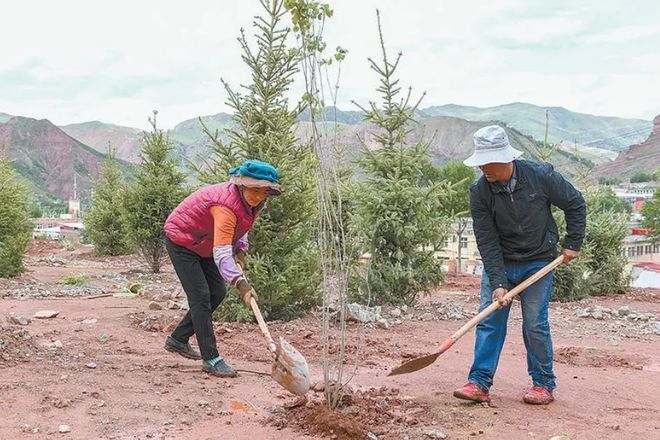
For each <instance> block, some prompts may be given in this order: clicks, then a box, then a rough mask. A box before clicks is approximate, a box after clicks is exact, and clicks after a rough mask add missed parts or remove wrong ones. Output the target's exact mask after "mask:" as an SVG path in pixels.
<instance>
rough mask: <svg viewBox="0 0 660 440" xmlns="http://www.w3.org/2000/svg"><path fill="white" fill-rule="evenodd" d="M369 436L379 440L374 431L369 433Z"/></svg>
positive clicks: (373, 439)
mask: <svg viewBox="0 0 660 440" xmlns="http://www.w3.org/2000/svg"><path fill="white" fill-rule="evenodd" d="M367 438H368V439H369V440H378V436H377V435H376V434H374V433H373V432H370V433H368V434H367Z"/></svg>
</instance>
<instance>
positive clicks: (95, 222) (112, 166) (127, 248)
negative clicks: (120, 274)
mask: <svg viewBox="0 0 660 440" xmlns="http://www.w3.org/2000/svg"><path fill="white" fill-rule="evenodd" d="M125 192H126V188H125V185H124V182H123V176H122V173H121V170H120V169H119V166H118V165H117V156H116V150H115V149H114V148H113V147H112V146H109V147H108V152H107V156H106V158H105V161H104V163H103V168H102V170H101V177H100V178H99V180H97V181H96V182H95V183H94V193H93V196H92V207H91V210H90V212H89V213H88V214H87V216H86V217H85V237H86V238H87V239H88V240H89V242H90V243H92V244H93V245H94V246H95V247H96V252H97V253H98V254H99V255H124V254H128V253H130V252H131V251H132V250H133V246H132V243H131V240H130V234H129V229H128V227H127V225H126V218H125V216H124V215H123V201H124V195H125Z"/></svg>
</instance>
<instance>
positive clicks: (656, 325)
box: [653, 321, 660, 335]
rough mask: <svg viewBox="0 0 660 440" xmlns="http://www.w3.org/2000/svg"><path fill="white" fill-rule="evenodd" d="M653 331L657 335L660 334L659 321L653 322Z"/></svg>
mask: <svg viewBox="0 0 660 440" xmlns="http://www.w3.org/2000/svg"><path fill="white" fill-rule="evenodd" d="M653 333H655V334H656V335H660V322H659V321H656V322H655V323H654V324H653Z"/></svg>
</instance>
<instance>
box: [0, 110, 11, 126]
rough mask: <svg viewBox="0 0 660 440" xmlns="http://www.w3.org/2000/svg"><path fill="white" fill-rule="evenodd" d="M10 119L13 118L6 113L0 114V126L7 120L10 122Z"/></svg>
mask: <svg viewBox="0 0 660 440" xmlns="http://www.w3.org/2000/svg"><path fill="white" fill-rule="evenodd" d="M12 117H13V116H12V115H8V114H7V113H2V112H0V124H4V123H5V122H7V121H8V120H10V119H11V118H12Z"/></svg>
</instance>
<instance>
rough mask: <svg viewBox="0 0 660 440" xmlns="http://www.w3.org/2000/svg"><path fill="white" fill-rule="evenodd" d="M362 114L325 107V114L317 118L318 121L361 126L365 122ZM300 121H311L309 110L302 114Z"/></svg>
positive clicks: (299, 117)
mask: <svg viewBox="0 0 660 440" xmlns="http://www.w3.org/2000/svg"><path fill="white" fill-rule="evenodd" d="M363 118H364V117H363V116H362V112H360V111H350V110H349V111H346V110H341V109H339V108H337V107H334V106H329V107H325V108H324V109H323V113H322V114H321V115H319V117H317V118H316V120H317V121H335V120H336V121H337V122H339V123H340V124H349V125H353V124H359V123H360V122H362V120H363ZM298 119H299V120H300V121H305V122H309V121H310V120H311V118H310V114H309V110H305V111H304V112H302V113H301V114H300V115H299V116H298Z"/></svg>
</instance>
